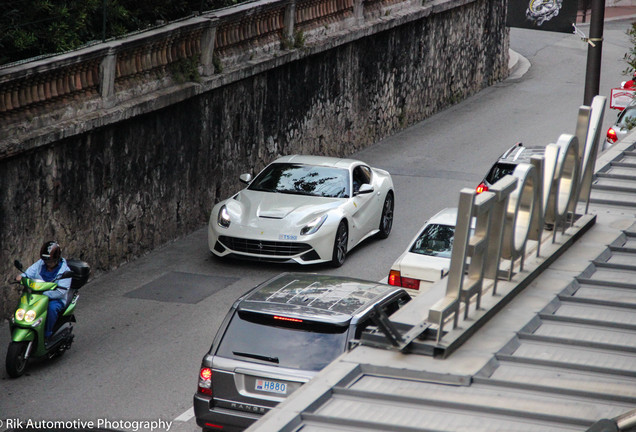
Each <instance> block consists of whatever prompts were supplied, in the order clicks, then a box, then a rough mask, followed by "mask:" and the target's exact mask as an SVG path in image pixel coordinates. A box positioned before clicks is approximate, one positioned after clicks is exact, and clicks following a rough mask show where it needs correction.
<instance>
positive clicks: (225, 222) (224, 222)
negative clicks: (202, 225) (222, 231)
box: [216, 206, 230, 228]
mask: <svg viewBox="0 0 636 432" xmlns="http://www.w3.org/2000/svg"><path fill="white" fill-rule="evenodd" d="M216 223H217V224H219V226H220V227H221V228H229V227H230V214H229V213H228V211H227V208H226V207H225V206H223V207H221V210H219V216H218V217H217V219H216Z"/></svg>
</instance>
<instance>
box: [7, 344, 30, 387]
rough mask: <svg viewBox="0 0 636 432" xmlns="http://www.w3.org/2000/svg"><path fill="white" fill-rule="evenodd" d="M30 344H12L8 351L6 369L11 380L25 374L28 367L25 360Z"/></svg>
mask: <svg viewBox="0 0 636 432" xmlns="http://www.w3.org/2000/svg"><path fill="white" fill-rule="evenodd" d="M28 346H29V343H28V342H11V343H10V344H9V349H8V350H7V361H6V368H7V373H8V374H9V376H10V377H11V378H18V377H20V376H22V374H24V371H25V370H26V366H27V359H26V358H25V354H26V350H27V347H28Z"/></svg>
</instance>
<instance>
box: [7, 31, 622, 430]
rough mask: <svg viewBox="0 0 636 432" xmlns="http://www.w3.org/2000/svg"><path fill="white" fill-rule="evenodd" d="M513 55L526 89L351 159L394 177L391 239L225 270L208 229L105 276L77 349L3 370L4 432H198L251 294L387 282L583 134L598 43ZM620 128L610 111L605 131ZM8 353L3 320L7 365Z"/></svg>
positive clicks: (567, 43)
mask: <svg viewBox="0 0 636 432" xmlns="http://www.w3.org/2000/svg"><path fill="white" fill-rule="evenodd" d="M628 27H629V21H628V20H623V21H612V22H606V24H605V33H604V36H605V41H604V43H603V66H602V71H601V85H600V93H601V94H602V95H607V96H609V92H610V89H611V88H612V87H614V86H616V85H617V84H619V83H620V82H621V81H623V80H624V79H625V78H624V76H623V75H622V74H621V72H622V71H623V70H624V69H625V67H626V64H625V63H624V62H623V60H622V58H623V55H624V54H625V53H626V52H627V51H628V49H629V40H628V37H627V35H626V30H627V29H628ZM581 29H582V30H583V31H586V32H587V30H588V27H586V26H581ZM511 48H512V49H514V50H515V51H517V52H518V53H520V54H521V55H522V56H524V57H525V58H527V59H528V60H529V61H530V63H531V65H532V66H531V67H530V69H529V70H528V72H527V73H525V74H524V75H523V77H521V78H519V79H509V80H506V81H504V82H502V83H499V84H497V85H494V86H492V87H490V88H488V89H486V90H483V91H482V92H480V93H479V94H477V95H475V96H473V97H471V98H469V99H468V100H466V101H464V102H462V103H460V104H458V105H456V106H453V107H451V108H450V109H447V110H445V111H444V112H441V113H439V114H437V115H435V116H433V117H431V118H430V119H427V120H426V121H424V122H421V123H419V124H417V125H414V126H412V127H410V128H408V129H406V130H404V131H403V132H401V133H399V134H397V135H395V136H393V137H390V138H388V139H385V140H383V141H381V142H379V143H377V144H376V145H374V146H372V147H370V148H368V149H366V150H364V151H361V152H359V153H357V154H355V155H353V156H354V157H356V158H359V159H362V160H364V161H366V162H368V163H369V164H371V165H373V166H377V167H380V168H384V169H387V170H388V171H390V172H391V173H392V175H393V180H394V183H395V188H396V208H395V221H394V226H393V233H392V234H391V236H390V237H389V238H388V239H386V240H373V239H372V240H370V241H367V242H366V243H365V244H363V245H361V246H360V247H358V248H357V249H356V250H354V251H353V252H352V253H351V254H350V255H349V256H348V258H347V262H346V263H345V265H344V266H343V267H341V268H340V269H332V268H330V267H327V266H318V267H310V268H305V267H299V266H292V265H273V264H255V263H248V262H237V261H221V260H217V259H215V258H213V257H212V256H211V255H210V253H209V252H208V250H207V239H206V231H205V229H204V228H202V229H201V230H198V231H196V232H194V233H192V234H191V235H190V236H188V237H186V238H184V239H181V240H179V241H176V242H173V243H171V244H168V245H166V246H164V247H162V248H160V249H159V250H156V251H154V252H153V253H151V254H148V255H146V256H144V257H141V258H139V259H138V260H136V261H134V262H131V263H128V264H126V265H123V266H121V267H120V268H118V269H117V270H114V271H111V272H109V273H107V274H101V275H97V277H95V278H93V280H92V281H91V282H89V284H88V285H87V286H85V287H84V288H82V290H81V292H80V295H81V298H80V301H79V305H78V310H77V318H78V323H77V326H76V328H75V334H76V336H75V343H74V345H73V349H72V350H70V351H69V352H67V353H66V354H65V355H64V356H63V357H62V358H60V359H56V360H53V361H50V362H43V363H38V364H31V365H30V367H29V370H28V371H27V374H26V375H25V376H23V377H21V378H19V379H16V380H12V379H9V378H8V377H7V375H6V372H5V371H4V369H2V371H1V372H0V377H1V381H0V422H1V423H0V430H4V429H5V428H6V427H10V424H8V423H7V420H9V419H19V420H22V421H27V420H29V419H31V420H34V421H41V420H45V421H54V420H65V421H80V420H81V421H84V422H86V421H94V422H95V424H96V425H99V426H100V427H103V428H111V429H127V430H134V429H135V425H136V423H132V422H134V421H137V422H139V421H146V420H154V421H159V420H161V421H163V422H164V427H163V428H160V429H157V430H163V431H165V430H167V427H165V426H166V425H167V422H172V423H171V425H170V430H171V431H188V432H189V431H196V430H198V428H197V427H196V425H195V423H194V419H193V418H192V414H191V406H192V394H193V392H194V391H195V387H196V382H197V373H198V368H199V363H200V360H201V357H202V355H203V354H204V352H205V351H206V350H207V349H208V347H209V345H210V343H211V341H212V338H213V336H214V334H215V332H216V329H217V328H218V326H219V324H220V322H221V320H222V318H223V316H224V315H225V313H226V311H227V309H228V307H229V306H230V304H231V303H232V302H233V301H234V300H235V299H236V298H237V297H238V296H239V295H240V294H242V293H244V292H245V291H247V290H248V289H250V288H251V287H253V286H254V285H256V284H258V283H259V282H262V281H263V280H265V279H267V278H269V277H271V276H274V275H276V274H278V273H280V272H282V271H308V272H320V273H330V274H338V275H349V276H355V277H360V278H365V279H371V280H380V279H382V278H384V277H385V276H386V274H387V272H388V270H389V267H390V265H391V263H392V262H393V260H394V259H395V258H396V257H397V256H398V255H399V254H400V253H401V252H402V251H403V249H404V248H405V247H406V246H407V243H408V241H409V240H410V239H411V237H412V236H413V235H414V234H415V232H416V231H417V230H418V228H419V227H420V226H421V225H422V224H423V223H424V221H425V220H426V218H427V217H429V216H431V215H433V214H434V213H435V212H437V211H438V210H440V209H442V208H443V207H451V206H456V205H457V200H458V192H459V190H460V189H461V188H463V187H474V186H475V185H477V183H479V181H480V180H481V178H482V177H483V175H484V173H485V172H486V171H487V169H488V168H489V167H490V166H491V165H492V163H493V161H494V160H495V159H496V157H497V156H498V155H499V154H500V153H501V152H503V151H504V150H505V149H507V148H508V147H510V146H511V145H512V144H514V143H515V142H518V141H521V142H524V143H526V144H529V145H545V144H548V143H550V142H556V140H557V139H558V137H559V135H560V134H562V133H574V129H575V122H576V116H577V110H578V107H579V106H580V105H581V104H582V103H583V91H584V79H585V63H586V56H587V45H586V44H585V43H584V42H582V41H581V40H580V37H578V36H574V35H569V34H560V33H548V32H539V31H529V30H519V29H512V30H511ZM615 117H616V111H613V110H610V109H609V101H608V107H607V109H606V115H605V121H604V125H605V126H604V127H603V133H604V132H605V130H606V129H607V126H609V125H610V124H612V123H613V120H614V119H615ZM238 187H239V183H238V181H237V188H238ZM203 223H204V221H202V224H203ZM153 281H154V285H153V286H154V288H153V287H149V286H148V285H147V284H149V283H150V282H153ZM157 287H159V288H157ZM8 343H9V331H8V325H7V323H6V322H3V323H2V324H0V358H2V359H4V358H5V356H6V349H7V345H8ZM126 421H128V422H129V423H126ZM137 425H138V424H137Z"/></svg>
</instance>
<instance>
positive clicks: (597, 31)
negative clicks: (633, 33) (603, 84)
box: [583, 0, 605, 106]
mask: <svg viewBox="0 0 636 432" xmlns="http://www.w3.org/2000/svg"><path fill="white" fill-rule="evenodd" d="M604 21H605V0H592V10H591V14H590V36H589V42H590V44H589V46H588V47H587V68H586V72H585V96H584V97H583V104H584V105H587V106H590V105H591V104H592V99H593V98H594V96H596V95H598V94H599V82H600V80H601V53H602V51H603V22H604Z"/></svg>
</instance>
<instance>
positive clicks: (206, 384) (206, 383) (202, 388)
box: [197, 367, 212, 396]
mask: <svg viewBox="0 0 636 432" xmlns="http://www.w3.org/2000/svg"><path fill="white" fill-rule="evenodd" d="M197 391H198V392H199V393H201V394H204V395H207V396H212V369H210V368H209V367H202V368H201V371H200V372H199V386H198V389H197Z"/></svg>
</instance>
